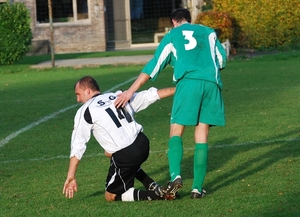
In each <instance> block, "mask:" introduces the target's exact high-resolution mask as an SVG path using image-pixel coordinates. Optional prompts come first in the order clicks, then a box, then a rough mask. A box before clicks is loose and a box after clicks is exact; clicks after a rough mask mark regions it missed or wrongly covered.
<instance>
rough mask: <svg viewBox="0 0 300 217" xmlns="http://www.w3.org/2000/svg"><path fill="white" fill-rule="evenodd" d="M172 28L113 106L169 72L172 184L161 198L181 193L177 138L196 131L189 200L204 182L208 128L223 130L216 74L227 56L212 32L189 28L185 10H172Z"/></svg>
mask: <svg viewBox="0 0 300 217" xmlns="http://www.w3.org/2000/svg"><path fill="white" fill-rule="evenodd" d="M171 22H172V24H173V26H174V28H173V29H172V30H171V31H170V32H169V33H168V34H166V35H165V36H164V38H163V39H162V41H161V42H160V44H159V46H158V48H157V50H156V52H155V54H154V57H153V58H152V59H151V60H150V61H149V62H148V63H147V64H146V66H145V67H144V68H143V70H142V73H141V74H140V75H139V77H138V78H137V79H136V81H135V82H134V83H133V84H132V85H131V87H130V88H129V89H128V90H127V91H125V92H123V93H121V94H120V95H119V97H118V99H117V100H116V103H115V105H116V106H117V107H122V106H124V105H125V103H126V102H127V101H128V100H129V99H130V98H131V96H132V95H133V93H134V92H135V91H137V90H138V89H139V88H140V87H141V86H142V85H143V84H144V83H145V82H146V81H148V80H149V79H152V80H155V79H156V77H157V76H158V75H159V73H160V72H161V71H162V70H163V69H164V68H165V67H166V66H167V65H168V64H170V65H171V66H173V67H174V74H173V81H174V83H175V84H176V91H175V95H174V99H173V107H172V113H171V127H170V139H169V142H168V147H169V150H168V161H169V170H170V177H171V181H170V182H169V183H168V185H167V187H166V188H165V189H164V192H165V193H166V194H167V195H168V196H169V197H170V198H175V194H176V192H177V191H178V190H179V188H181V187H182V185H183V184H182V179H181V168H180V167H181V161H182V157H183V144H182V135H183V133H184V129H185V126H195V131H194V139H195V151H194V180H193V186H192V189H191V190H192V191H191V198H201V197H203V196H204V194H205V193H206V192H205V190H203V188H202V185H203V183H204V178H205V176H206V167H207V156H208V144H207V141H208V133H209V129H210V127H211V126H216V125H219V126H223V125H225V117H224V116H225V115H224V104H223V98H222V94H221V90H222V81H221V77H220V70H221V69H222V68H224V67H225V63H226V52H225V50H224V48H223V47H222V45H221V43H220V42H219V40H218V39H217V35H216V33H215V31H214V30H213V29H211V28H209V27H206V26H203V25H193V24H190V22H191V15H190V12H189V11H188V10H187V9H182V8H179V9H176V10H174V11H173V12H172V14H171Z"/></svg>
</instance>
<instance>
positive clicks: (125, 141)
mask: <svg viewBox="0 0 300 217" xmlns="http://www.w3.org/2000/svg"><path fill="white" fill-rule="evenodd" d="M119 93H121V91H117V92H116V93H105V94H99V95H96V96H94V97H92V98H91V99H90V100H89V101H87V102H86V103H84V104H83V105H82V106H81V107H80V108H79V109H78V111H77V113H76V115H75V118H74V129H73V133H72V138H71V154H70V157H73V156H76V158H78V159H79V160H80V159H81V158H82V156H83V154H84V152H85V150H86V143H87V142H88V141H89V139H90V137H91V133H92V134H93V135H94V137H95V138H96V140H97V141H98V143H99V144H100V145H101V146H102V148H103V149H104V150H105V151H106V152H108V153H111V154H112V153H114V152H116V151H119V150H120V149H123V148H125V147H127V146H129V145H131V144H132V143H133V141H134V140H135V139H136V137H137V135H138V134H139V133H140V132H141V131H142V130H143V127H142V125H140V124H139V123H137V122H136V121H135V119H134V113H136V112H138V111H141V110H143V109H145V108H147V107H148V106H149V105H151V104H152V103H154V102H155V101H157V100H159V99H160V98H159V96H158V94H157V89H156V88H154V87H151V88H149V89H148V90H144V91H141V92H137V93H135V94H134V95H133V97H132V98H131V99H130V101H129V102H128V103H127V104H126V106H125V107H124V108H120V109H117V108H116V107H115V106H114V101H115V99H116V98H117V95H118V94H119Z"/></svg>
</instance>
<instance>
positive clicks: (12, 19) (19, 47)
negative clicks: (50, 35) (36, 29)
mask: <svg viewBox="0 0 300 217" xmlns="http://www.w3.org/2000/svg"><path fill="white" fill-rule="evenodd" d="M0 35H1V40H0V64H12V63H14V62H15V61H18V60H20V59H22V58H23V57H24V56H25V54H26V52H27V51H28V50H29V49H30V45H31V39H32V32H31V29H30V13H29V10H28V9H27V8H26V6H25V4H23V3H13V4H9V3H4V4H0Z"/></svg>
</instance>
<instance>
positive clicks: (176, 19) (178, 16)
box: [171, 8, 191, 27]
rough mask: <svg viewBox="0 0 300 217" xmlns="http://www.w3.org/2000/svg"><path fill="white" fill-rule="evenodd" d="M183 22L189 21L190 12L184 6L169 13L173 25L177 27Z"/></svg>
mask: <svg viewBox="0 0 300 217" xmlns="http://www.w3.org/2000/svg"><path fill="white" fill-rule="evenodd" d="M185 22H188V23H190V22H191V13H190V12H189V10H188V9H185V8H177V9H175V10H174V11H173V12H172V14H171V23H172V24H173V25H174V27H177V26H178V25H180V24H182V23H185Z"/></svg>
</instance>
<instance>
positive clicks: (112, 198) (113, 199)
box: [105, 191, 116, 201]
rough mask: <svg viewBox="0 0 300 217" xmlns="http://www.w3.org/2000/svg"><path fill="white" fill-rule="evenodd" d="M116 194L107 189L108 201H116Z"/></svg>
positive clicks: (106, 197)
mask: <svg viewBox="0 0 300 217" xmlns="http://www.w3.org/2000/svg"><path fill="white" fill-rule="evenodd" d="M115 197H116V194H112V193H109V192H108V191H105V199H106V201H115Z"/></svg>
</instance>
